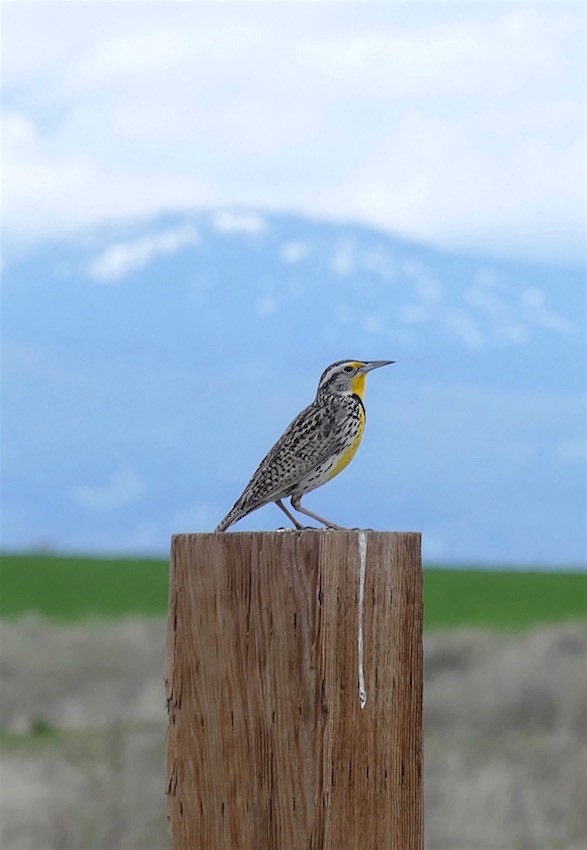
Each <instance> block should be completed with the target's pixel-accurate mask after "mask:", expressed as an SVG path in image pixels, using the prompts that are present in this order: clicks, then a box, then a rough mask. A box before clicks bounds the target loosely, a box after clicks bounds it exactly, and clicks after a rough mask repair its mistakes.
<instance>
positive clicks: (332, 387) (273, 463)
mask: <svg viewBox="0 0 587 850" xmlns="http://www.w3.org/2000/svg"><path fill="white" fill-rule="evenodd" d="M394 362H395V361H393V360H367V361H365V360H339V361H337V362H336V363H333V364H332V365H331V366H328V367H327V368H326V369H325V370H324V371H323V372H322V375H321V377H320V380H319V382H318V390H317V392H316V398H315V399H314V401H313V402H312V404H310V405H309V406H308V407H306V408H305V409H304V410H302V412H301V413H300V414H298V416H296V418H295V419H294V420H293V422H291V423H290V425H289V426H288V427H287V428H286V430H285V431H284V433H283V434H282V436H281V437H280V438H279V440H278V441H277V442H276V443H275V445H274V446H273V448H272V449H271V450H270V451H269V453H268V454H267V455H266V456H265V457H264V458H263V460H262V461H261V463H260V464H259V466H258V468H257V470H256V472H255V473H254V475H253V477H252V478H251V480H250V481H249V483H248V484H247V486H246V487H245V489H244V491H243V493H242V495H241V496H240V497H239V498H238V499H237V500H236V502H235V504H234V507H233V508H232V510H231V511H230V512H229V513H228V514H227V515H226V516H225V517H224V519H223V520H222V522H221V523H220V524H219V525H218V527H217V528H216V531H226V529H227V528H228V527H229V526H231V525H232V524H233V523H235V522H237V521H238V520H239V519H242V517H244V516H246V514H250V513H251V511H255V510H257V508H260V507H262V506H263V505H267V504H269V502H275V504H276V505H278V507H280V508H281V510H282V511H283V512H284V514H286V516H287V517H288V518H289V519H290V520H291V521H292V522H293V524H294V525H295V527H296V528H303V526H302V525H301V524H300V523H299V522H298V521H297V519H296V518H295V517H294V516H293V515H292V514H291V513H290V512H289V510H288V509H287V508H286V507H285V505H284V504H283V502H282V499H286V498H287V497H288V496H289V497H291V506H292V508H293V509H294V510H295V511H299V513H302V514H305V515H306V516H309V517H311V518H312V519H315V520H317V521H318V522H321V523H323V524H324V525H326V526H328V528H340V526H339V525H336V524H335V523H333V522H329V521H328V520H326V519H323V517H321V516H318V515H317V514H315V513H312V511H309V510H308V509H307V508H304V507H303V506H302V502H301V499H302V496H304V495H305V494H306V493H309V492H310V490H314V489H316V487H320V486H321V485H322V484H325V483H326V482H327V481H330V479H331V478H334V476H335V475H338V473H339V472H341V470H343V469H344V468H345V466H347V465H348V464H349V463H350V462H351V460H352V459H353V457H354V456H355V452H356V451H357V449H358V447H359V443H360V442H361V437H362V436H363V430H364V428H365V405H364V404H363V393H364V391H365V378H366V375H367V372H370V371H371V370H372V369H378V368H379V367H380V366H387V365H388V364H391V363H394Z"/></svg>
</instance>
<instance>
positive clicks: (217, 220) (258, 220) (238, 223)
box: [212, 210, 266, 235]
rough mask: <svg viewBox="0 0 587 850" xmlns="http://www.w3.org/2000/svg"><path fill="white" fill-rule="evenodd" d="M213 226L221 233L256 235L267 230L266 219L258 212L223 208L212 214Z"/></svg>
mask: <svg viewBox="0 0 587 850" xmlns="http://www.w3.org/2000/svg"><path fill="white" fill-rule="evenodd" d="M212 227H213V228H214V230H218V231H219V232H220V233H248V234H250V235H256V234H257V233H262V232H263V231H264V230H265V227H266V224H265V220H264V219H263V217H262V216H260V215H259V214H258V213H254V212H242V211H239V212H236V211H233V210H221V211H220V212H217V213H214V215H213V216H212Z"/></svg>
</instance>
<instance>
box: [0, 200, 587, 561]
mask: <svg viewBox="0 0 587 850" xmlns="http://www.w3.org/2000/svg"><path fill="white" fill-rule="evenodd" d="M6 253H7V258H6V260H5V268H4V275H3V277H4V285H3V286H4V291H3V315H4V357H3V360H4V363H3V373H4V389H3V409H4V410H3V465H4V492H3V523H2V525H3V528H2V546H3V547H4V548H25V547H31V546H48V547H52V548H56V549H68V550H78V551H79V550H82V551H109V552H120V551H126V552H131V551H133V552H141V553H143V552H152V553H160V552H162V551H165V550H166V548H167V545H168V541H169V536H170V534H171V533H172V532H174V531H197V530H209V529H211V528H212V527H213V526H214V525H215V524H216V522H217V521H218V519H219V518H220V517H221V516H222V515H223V514H224V513H225V512H226V511H227V510H228V508H229V507H230V506H231V504H232V502H233V501H234V499H235V498H236V497H237V496H238V495H239V493H240V491H241V489H242V487H243V485H244V484H245V483H246V481H247V480H248V476H249V475H250V473H251V472H252V471H253V469H254V467H255V466H256V465H257V463H258V461H259V460H260V459H261V457H262V456H263V455H264V454H265V452H266V451H267V449H268V448H269V447H270V445H271V444H272V442H273V441H274V440H275V439H276V438H277V437H278V436H279V434H280V433H281V431H282V430H283V428H284V427H285V426H286V425H287V423H288V422H289V421H290V420H291V419H292V418H293V416H294V415H295V414H296V413H297V412H298V411H299V409H301V407H303V406H304V405H305V404H307V403H308V402H309V401H310V400H311V398H312V397H313V394H314V392H315V387H316V382H317V380H318V377H319V375H320V372H321V371H322V369H323V368H324V367H325V366H326V365H327V364H328V363H329V362H331V361H333V360H337V359H340V358H343V357H353V358H354V357H356V358H365V359H378V358H386V359H387V358H388V359H393V360H396V361H397V363H396V365H394V366H392V367H390V368H389V369H385V370H381V372H376V373H374V374H373V375H371V376H370V378H369V381H368V388H367V397H366V402H367V413H368V420H369V421H368V426H367V430H366V435H365V438H364V442H363V446H362V447H361V450H360V452H359V454H358V456H357V458H356V460H355V461H354V462H353V464H352V465H351V466H350V467H349V468H348V469H347V470H346V471H345V473H344V474H343V475H341V476H339V477H338V478H337V479H336V480H334V481H332V482H330V483H329V484H328V485H327V486H326V487H324V488H322V489H320V490H318V491H316V492H314V493H313V494H310V496H308V497H307V504H308V506H310V507H314V509H315V510H317V511H318V512H319V513H322V514H324V515H325V516H328V517H330V518H332V519H333V520H336V521H338V522H339V523H341V524H343V525H351V526H370V527H377V528H386V529H397V530H400V529H420V530H422V532H423V534H424V545H425V554H426V555H427V557H428V559H432V560H439V561H445V562H448V561H453V560H469V561H474V562H477V563H479V562H504V563H532V562H533V563H547V564H564V563H579V562H582V561H583V560H584V555H585V537H584V530H585V525H584V516H585V490H584V470H585V467H584V462H585V430H584V428H585V426H584V417H583V413H584V384H585V381H584V378H585V375H584V357H585V333H584V283H585V281H584V270H583V269H572V268H567V269H565V268H550V267H541V266H527V265H520V264H512V263H506V262H503V263H499V262H495V261H486V260H483V259H479V258H475V257H465V256H455V255H451V254H448V253H444V252H442V251H439V250H435V249H432V248H430V247H426V246H424V245H419V244H416V243H413V242H408V241H405V240H402V239H400V238H394V237H391V236H389V235H386V234H383V233H379V232H376V231H373V230H369V229H368V228H364V227H356V226H353V225H347V224H340V223H324V222H318V221H310V220H307V219H301V218H295V217H292V216H284V215H274V214H271V215H261V214H259V213H257V212H252V211H246V210H245V211H228V210H219V211H212V212H202V213H199V214H190V215H169V216H165V217H160V218H157V219H155V220H151V221H142V222H133V223H129V224H124V225H119V226H116V227H115V226H113V227H111V228H109V229H101V230H99V231H98V230H96V231H93V232H90V233H84V234H82V235H77V236H76V237H64V238H63V239H62V240H61V241H56V242H52V243H46V244H43V245H39V246H36V247H35V248H34V249H31V248H30V247H29V248H28V249H27V250H24V248H22V246H21V247H18V246H10V245H8V246H6ZM281 522H282V516H281V515H280V512H279V511H278V510H277V509H276V508H274V507H272V506H268V507H265V508H263V509H261V510H259V511H258V512H256V513H254V514H252V515H251V516H250V517H248V518H247V519H245V520H244V521H243V522H242V523H241V524H240V525H239V526H237V528H241V529H243V530H245V529H247V528H249V529H250V528H271V527H275V526H276V525H280V524H281Z"/></svg>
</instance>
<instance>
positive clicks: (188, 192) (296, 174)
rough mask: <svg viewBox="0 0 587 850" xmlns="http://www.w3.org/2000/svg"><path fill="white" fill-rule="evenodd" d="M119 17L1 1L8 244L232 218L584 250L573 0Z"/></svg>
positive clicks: (102, 7)
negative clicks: (153, 218)
mask: <svg viewBox="0 0 587 850" xmlns="http://www.w3.org/2000/svg"><path fill="white" fill-rule="evenodd" d="M131 7H132V4H129V6H123V7H118V6H116V8H115V7H114V6H113V5H112V4H85V3H81V4H76V3H69V4H63V5H58V4H47V6H46V7H45V6H44V5H43V4H10V5H9V7H8V8H7V10H6V11H5V32H6V38H5V40H4V42H5V71H4V89H5V93H6V95H5V96H6V102H7V104H8V105H9V107H11V109H10V108H9V113H11V114H9V131H8V133H7V134H6V140H5V153H4V174H5V176H6V184H7V185H6V189H5V226H6V227H7V229H8V231H9V233H12V234H15V235H18V236H19V237H22V236H27V235H28V236H29V237H33V238H36V237H38V236H43V235H48V234H51V233H55V232H59V231H62V230H71V229H75V228H77V227H79V226H80V225H82V226H83V225H85V224H92V223H95V222H103V221H107V220H110V219H112V218H113V217H121V216H129V215H130V216H132V215H144V214H152V213H155V212H159V211H162V210H168V209H169V208H170V207H173V206H176V207H179V208H181V209H186V208H194V207H197V206H200V207H201V206H205V205H207V206H211V207H216V208H218V207H220V208H222V207H226V208H229V209H230V208H235V207H239V206H240V207H241V208H245V207H252V208H254V209H262V208H267V209H289V210H292V211H296V212H300V213H303V214H309V215H313V216H328V217H330V218H332V217H339V218H345V219H351V220H358V221H361V222H364V223H366V224H369V225H375V226H377V227H380V228H383V229H385V230H386V231H395V232H400V233H402V234H405V235H410V236H413V237H416V238H418V239H420V240H426V241H430V242H433V243H436V244H440V245H445V246H449V247H458V248H463V247H467V248H469V249H471V248H474V249H477V250H485V251H488V252H490V253H493V254H496V253H498V254H499V253H501V254H504V253H509V254H517V255H518V256H536V257H539V258H540V257H541V258H554V259H561V258H563V259H571V260H574V261H576V260H578V259H579V260H580V259H582V256H583V239H584V221H585V213H584V207H585V197H584V188H583V185H584V181H583V180H582V175H583V174H584V143H585V119H584V103H583V102H584V93H583V76H584V50H583V36H584V34H585V33H584V31H585V15H584V11H583V10H582V9H581V8H580V7H579V6H578V5H577V6H572V5H569V4H559V5H558V6H556V7H555V5H554V4H544V5H541V6H538V5H536V6H533V7H530V6H521V5H520V6H518V5H516V6H515V7H513V8H512V7H511V6H509V5H508V4H458V5H452V6H450V5H448V6H447V5H446V4H427V5H426V9H427V14H426V16H423V15H422V12H421V10H422V8H423V7H422V6H421V5H420V4H361V9H360V15H357V12H356V8H357V7H356V6H355V4H291V5H290V4H274V5H272V6H269V5H267V4H236V5H235V6H234V9H233V11H232V13H231V15H230V16H226V14H225V11H224V9H223V8H222V5H220V6H219V7H217V6H215V4H176V5H175V6H174V14H173V16H171V17H170V16H169V14H168V13H167V12H166V11H165V10H164V9H163V7H162V6H161V5H160V4H142V6H141V16H140V18H137V16H136V9H133V8H131ZM49 27H50V29H51V32H52V34H53V36H52V39H51V40H48V39H47V38H46V32H47V29H48V28H49ZM25 45H26V50H25V49H24V47H25ZM17 103H18V108H17V107H15V104H17ZM229 224H230V223H229Z"/></svg>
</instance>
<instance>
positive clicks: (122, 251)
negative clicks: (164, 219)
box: [88, 225, 198, 283]
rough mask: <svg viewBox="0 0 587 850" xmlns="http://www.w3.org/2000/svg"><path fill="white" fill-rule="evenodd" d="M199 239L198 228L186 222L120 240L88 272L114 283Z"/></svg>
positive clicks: (92, 264)
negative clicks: (135, 237)
mask: <svg viewBox="0 0 587 850" xmlns="http://www.w3.org/2000/svg"><path fill="white" fill-rule="evenodd" d="M197 241H198V232H197V230H196V228H195V227H192V226H190V225H185V226H182V227H176V228H169V229H167V230H162V231H161V232H160V233H153V234H148V235H145V236H140V237H139V238H137V239H133V240H130V241H128V242H118V243H116V244H115V245H111V246H110V247H109V248H106V249H105V250H104V251H102V253H101V254H99V256H97V257H96V258H95V259H94V260H93V261H92V262H91V263H90V265H89V267H88V275H89V276H90V277H91V278H92V279H93V280H96V281H98V282H99V283H113V282H115V281H117V280H121V278H123V277H126V276H127V275H128V274H130V273H131V272H134V271H137V270H138V269H141V268H144V267H145V266H146V265H148V264H149V263H151V262H152V261H153V260H155V259H156V258H157V257H160V256H171V255H172V254H176V253H177V252H178V251H179V250H180V249H181V248H184V247H185V246H186V245H194V244H195V243H196V242H197Z"/></svg>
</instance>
